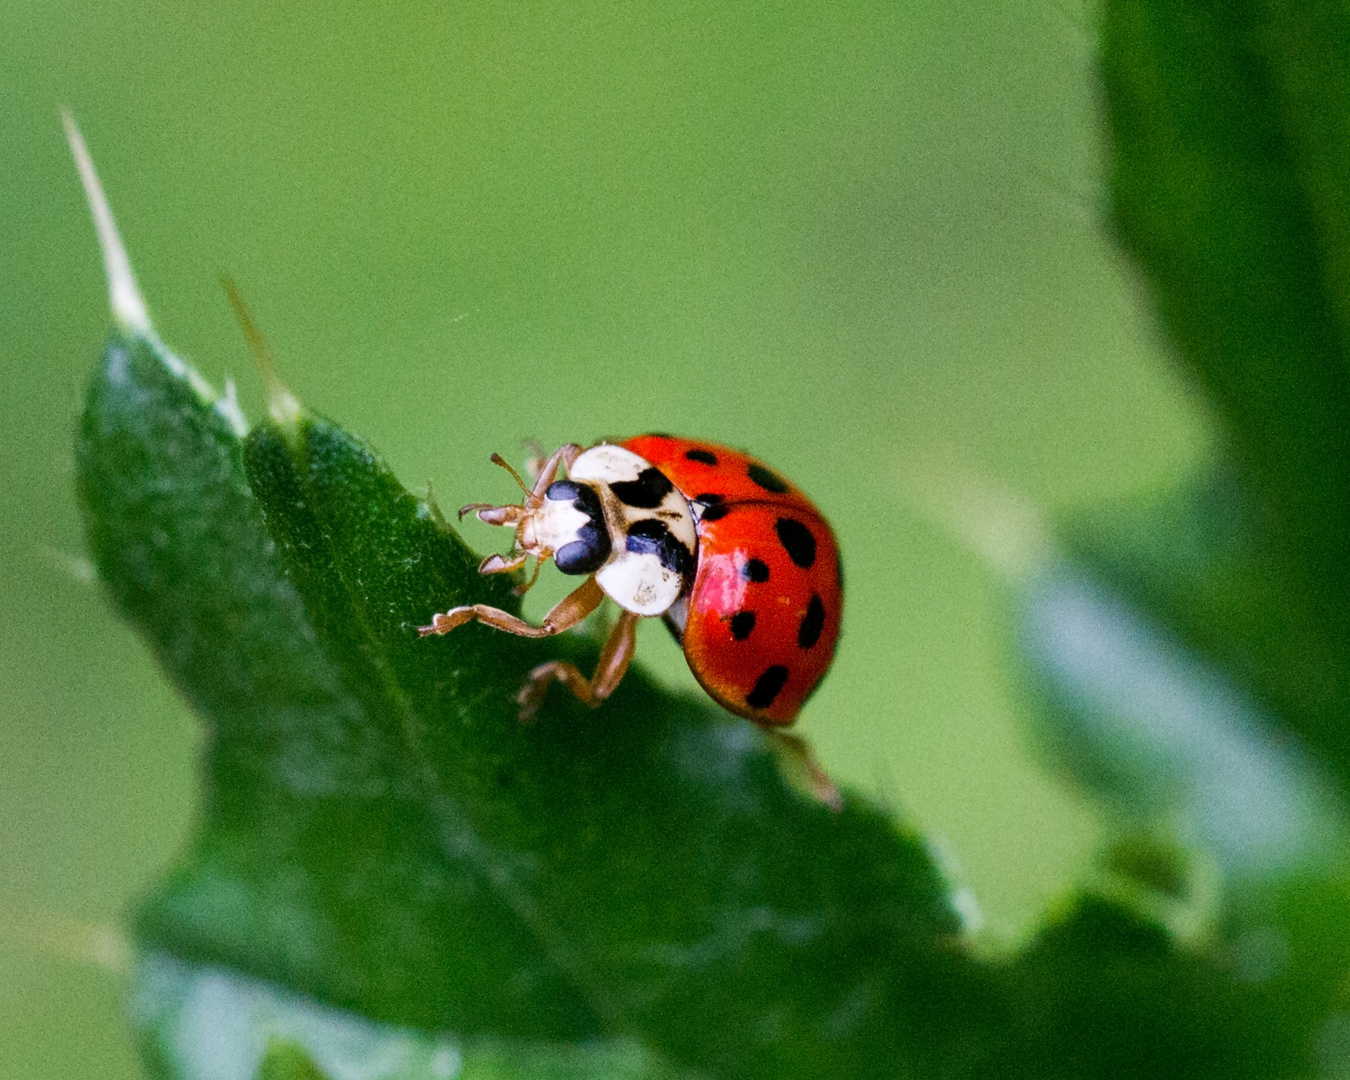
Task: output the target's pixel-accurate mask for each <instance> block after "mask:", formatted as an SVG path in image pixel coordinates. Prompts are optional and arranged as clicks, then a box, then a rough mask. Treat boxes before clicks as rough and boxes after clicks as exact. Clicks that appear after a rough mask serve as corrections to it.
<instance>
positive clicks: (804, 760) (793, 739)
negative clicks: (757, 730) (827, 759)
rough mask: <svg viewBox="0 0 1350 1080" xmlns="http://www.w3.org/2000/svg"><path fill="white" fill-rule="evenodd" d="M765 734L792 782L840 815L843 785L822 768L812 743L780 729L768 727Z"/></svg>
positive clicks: (789, 781) (789, 780) (785, 773)
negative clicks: (812, 748) (837, 784)
mask: <svg viewBox="0 0 1350 1080" xmlns="http://www.w3.org/2000/svg"><path fill="white" fill-rule="evenodd" d="M764 734H766V735H767V736H768V737H769V747H770V749H772V750H773V752H774V756H775V757H776V758H778V764H779V767H780V768H782V769H783V772H784V775H785V777H786V779H787V781H788V783H789V784H791V785H792V786H793V787H795V788H797V789H798V790H799V791H802V792H803V793H805V794H808V795H810V796H812V797H813V798H815V799H817V800H819V801H820V802H823V803H824V804H825V805H826V806H828V807H829V808H830V809H831V810H833V811H834V812H835V813H836V814H837V813H839V811H841V810H842V809H843V808H844V798H843V796H842V795H840V794H839V788H838V787H837V786H836V785H835V782H834V781H833V780H831V779H830V774H829V773H827V772H826V771H825V770H824V769H823V768H821V765H820V762H819V761H817V760H816V755H815V753H814V752H813V751H812V750H811V744H810V743H808V742H807V741H806V740H805V739H803V738H802V737H801V736H800V735H790V734H788V733H787V732H786V731H780V730H779V729H777V728H765V729H764Z"/></svg>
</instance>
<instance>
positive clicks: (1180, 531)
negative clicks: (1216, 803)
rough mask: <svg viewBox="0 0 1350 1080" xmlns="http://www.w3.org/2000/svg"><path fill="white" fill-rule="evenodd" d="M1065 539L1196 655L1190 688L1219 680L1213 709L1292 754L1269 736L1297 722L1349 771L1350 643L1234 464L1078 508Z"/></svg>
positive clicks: (1301, 773) (1172, 643) (1312, 786)
mask: <svg viewBox="0 0 1350 1080" xmlns="http://www.w3.org/2000/svg"><path fill="white" fill-rule="evenodd" d="M1061 535H1062V538H1063V539H1064V541H1065V543H1066V545H1067V549H1068V553H1069V555H1070V557H1071V560H1072V563H1073V564H1076V565H1077V566H1078V567H1079V568H1080V569H1081V570H1085V571H1086V574H1087V576H1088V578H1089V579H1090V580H1091V581H1093V582H1096V583H1097V587H1099V588H1100V587H1102V586H1104V587H1105V588H1106V589H1107V590H1108V591H1109V592H1110V593H1111V594H1112V595H1113V596H1115V597H1118V598H1122V599H1123V598H1128V603H1129V604H1130V605H1131V606H1132V607H1133V608H1134V609H1135V610H1136V611H1138V612H1139V613H1140V614H1141V615H1143V616H1146V617H1147V619H1148V620H1150V622H1151V624H1152V626H1153V627H1154V630H1153V631H1152V632H1153V634H1154V636H1155V638H1157V639H1158V640H1159V641H1160V642H1161V641H1162V640H1163V639H1170V640H1169V641H1168V643H1167V644H1165V645H1162V644H1160V645H1159V647H1160V648H1163V649H1167V648H1170V649H1172V650H1173V651H1176V650H1178V649H1180V650H1184V651H1185V652H1187V653H1188V654H1189V655H1190V656H1191V657H1192V659H1191V660H1190V661H1189V663H1190V665H1191V668H1192V671H1193V674H1192V675H1191V676H1190V678H1191V682H1192V684H1193V685H1197V686H1198V685H1199V682H1206V683H1207V684H1208V685H1209V686H1210V689H1209V690H1207V691H1204V693H1205V694H1206V697H1207V701H1208V702H1209V703H1210V705H1211V706H1212V707H1213V708H1214V709H1218V708H1219V706H1220V705H1221V703H1222V702H1225V701H1226V702H1228V703H1229V705H1228V706H1227V707H1226V711H1227V712H1228V713H1229V714H1230V715H1237V714H1239V713H1241V714H1244V715H1245V717H1246V719H1245V720H1243V721H1242V723H1244V724H1246V726H1247V727H1248V728H1249V729H1250V730H1251V731H1252V732H1253V735H1254V737H1256V738H1257V739H1258V741H1259V740H1262V739H1264V740H1265V742H1266V745H1267V749H1266V750H1265V751H1264V752H1265V753H1267V754H1268V755H1271V756H1284V757H1288V756H1289V755H1290V753H1291V752H1292V750H1291V748H1290V747H1289V746H1287V745H1284V746H1281V745H1277V744H1276V742H1272V741H1271V740H1272V739H1273V738H1274V736H1275V733H1276V732H1277V731H1278V730H1279V729H1280V727H1288V728H1290V729H1292V730H1294V731H1296V732H1297V733H1298V734H1299V735H1300V736H1301V737H1302V741H1303V743H1304V745H1305V746H1306V747H1308V748H1311V749H1314V750H1316V751H1318V752H1319V755H1318V756H1319V757H1320V759H1321V760H1322V761H1325V762H1326V763H1327V764H1330V765H1331V766H1333V767H1334V768H1336V769H1337V770H1339V771H1340V773H1341V775H1342V777H1346V776H1350V739H1347V737H1346V726H1347V722H1350V639H1346V638H1342V637H1339V636H1337V635H1334V634H1329V633H1328V632H1327V626H1326V623H1325V622H1324V621H1323V620H1322V619H1321V618H1320V615H1319V610H1318V605H1317V604H1316V603H1314V602H1312V600H1311V599H1310V597H1309V596H1308V595H1307V593H1306V591H1305V590H1303V589H1302V588H1301V587H1300V580H1299V576H1298V574H1297V573H1296V572H1295V571H1294V570H1292V569H1291V567H1290V565H1289V562H1288V560H1287V558H1286V557H1285V555H1286V551H1285V549H1284V548H1283V546H1282V545H1281V543H1280V540H1279V538H1278V537H1277V536H1276V535H1274V530H1273V529H1272V527H1271V523H1270V518H1269V515H1267V514H1264V513H1262V512H1260V511H1259V509H1258V508H1257V507H1256V506H1255V505H1254V500H1253V499H1252V497H1251V496H1250V495H1248V494H1247V493H1246V492H1245V491H1244V489H1243V486H1242V485H1241V484H1240V483H1239V482H1238V480H1237V479H1236V477H1234V476H1233V474H1232V472H1231V471H1230V470H1221V471H1218V472H1216V473H1214V474H1212V475H1211V476H1209V477H1207V478H1205V479H1203V480H1201V481H1198V482H1191V483H1187V484H1185V485H1183V486H1182V487H1180V488H1178V489H1176V490H1173V491H1169V492H1165V493H1161V494H1150V495H1147V496H1142V497H1136V498H1133V499H1129V500H1123V501H1121V502H1118V503H1115V504H1111V505H1107V506H1103V507H1099V508H1097V509H1095V510H1093V511H1090V512H1087V513H1083V514H1080V515H1079V516H1078V517H1077V518H1076V519H1075V520H1073V521H1071V522H1068V523H1066V525H1065V527H1064V528H1063V529H1062V530H1061ZM1202 667H1203V668H1204V669H1205V671H1206V672H1207V674H1205V675H1201V674H1200V670H1201V668H1202ZM1197 680H1198V681H1197ZM1220 683H1222V684H1223V687H1224V689H1223V690H1218V689H1215V687H1218V686H1219V684H1220ZM1225 695H1226V696H1225ZM1170 700H1172V701H1175V700H1176V696H1175V695H1174V696H1173V698H1172V699H1170ZM1171 730H1172V731H1173V732H1174V733H1175V732H1176V731H1177V726H1176V725H1173V726H1172V729H1171ZM1278 741H1280V740H1277V742H1278ZM1283 741H1284V742H1286V743H1287V740H1283ZM1211 758H1212V755H1211ZM1231 782H1232V781H1231V779H1230V781H1229V783H1231ZM1294 786H1295V787H1297V788H1299V789H1301V790H1303V791H1304V792H1305V793H1306V794H1307V796H1308V798H1310V799H1311V798H1315V797H1317V796H1318V788H1319V780H1318V777H1317V775H1316V771H1315V770H1309V769H1301V770H1297V775H1296V778H1295V780H1294ZM1320 786H1323V787H1324V786H1325V785H1324V784H1321V785H1320ZM1239 787H1244V785H1239ZM1241 797H1242V798H1247V797H1248V794H1247V793H1246V792H1245V791H1244V793H1243V795H1242V796H1241Z"/></svg>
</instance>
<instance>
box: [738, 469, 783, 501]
mask: <svg viewBox="0 0 1350 1080" xmlns="http://www.w3.org/2000/svg"><path fill="white" fill-rule="evenodd" d="M745 471H746V473H747V474H748V475H749V477H750V479H751V480H753V481H754V482H755V483H756V484H758V485H759V486H760V487H762V488H763V489H764V490H765V491H771V492H773V493H774V494H775V495H781V494H783V492H785V491H787V490H789V489H788V482H787V481H786V480H784V479H783V478H782V477H781V476H779V475H778V474H777V473H776V472H772V471H770V470H769V469H766V468H765V467H764V466H763V465H761V464H759V463H758V462H754V463H752V464H751V466H750V467H749V468H748V469H746V470H745Z"/></svg>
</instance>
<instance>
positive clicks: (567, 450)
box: [531, 443, 582, 499]
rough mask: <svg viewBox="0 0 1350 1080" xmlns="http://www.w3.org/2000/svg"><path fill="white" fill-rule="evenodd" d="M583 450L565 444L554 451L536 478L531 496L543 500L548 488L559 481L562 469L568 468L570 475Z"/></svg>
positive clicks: (576, 446) (571, 444) (570, 444)
mask: <svg viewBox="0 0 1350 1080" xmlns="http://www.w3.org/2000/svg"><path fill="white" fill-rule="evenodd" d="M581 449H582V448H581V447H580V446H578V445H577V444H576V443H564V444H563V445H562V446H560V447H558V449H556V450H554V451H553V453H552V454H551V455H550V456H549V459H548V460H547V461H545V462H544V464H543V465H541V466H540V468H539V473H538V475H536V476H535V477H534V489H533V491H531V494H532V495H533V496H534V497H535V498H536V499H542V498H543V497H544V492H546V491H547V490H548V486H549V485H550V484H551V483H553V481H554V480H556V479H558V469H559V468H560V467H566V469H567V471H568V472H569V473H570V472H571V471H572V462H574V461H576V459H577V458H578V457H579V456H580V455H581Z"/></svg>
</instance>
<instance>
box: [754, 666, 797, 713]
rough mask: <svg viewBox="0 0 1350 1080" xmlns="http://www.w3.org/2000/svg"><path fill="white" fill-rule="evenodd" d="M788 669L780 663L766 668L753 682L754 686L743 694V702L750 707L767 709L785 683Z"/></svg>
mask: <svg viewBox="0 0 1350 1080" xmlns="http://www.w3.org/2000/svg"><path fill="white" fill-rule="evenodd" d="M787 678H788V669H787V668H785V667H784V666H783V665H782V664H774V666H773V667H771V668H766V669H765V670H764V674H763V675H761V676H760V677H759V679H758V680H757V681H756V682H755V688H754V689H753V690H751V691H750V693H748V694H746V695H745V703H746V704H747V705H749V706H750V708H752V709H767V708H768V707H769V706H770V705H772V704H773V699H774V698H776V697H777V696H778V692H779V691H780V690H782V689H783V687H784V686H785V685H786V684H787Z"/></svg>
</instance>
